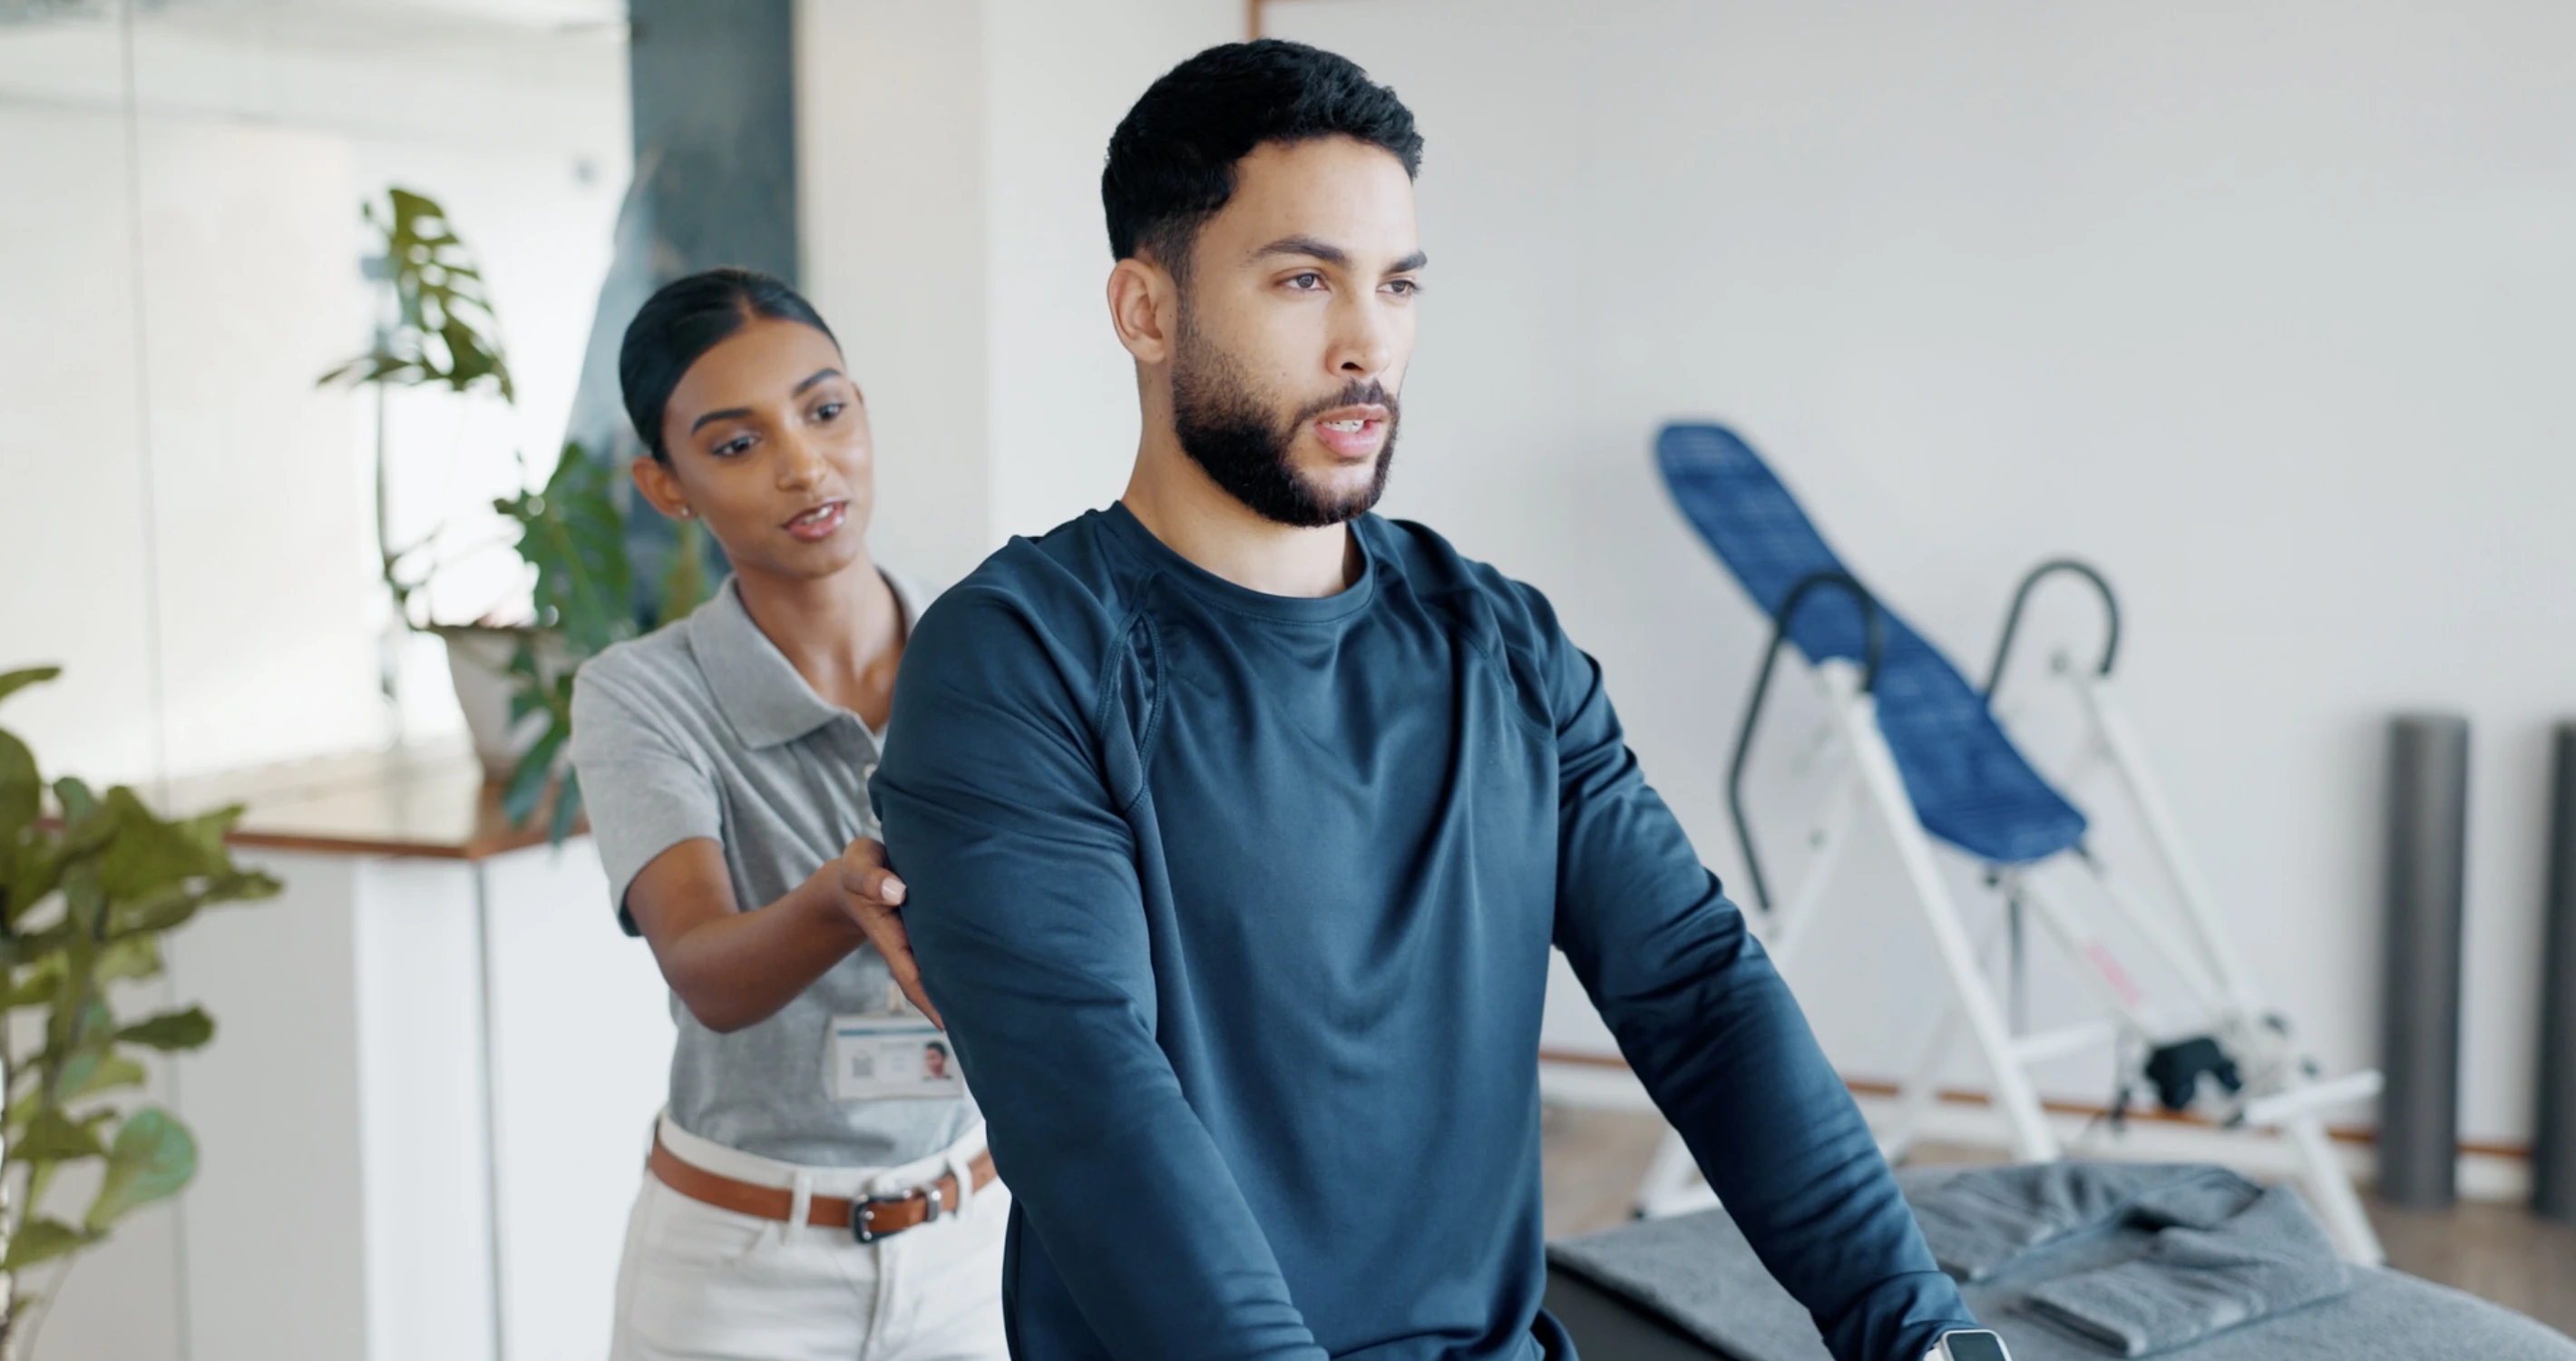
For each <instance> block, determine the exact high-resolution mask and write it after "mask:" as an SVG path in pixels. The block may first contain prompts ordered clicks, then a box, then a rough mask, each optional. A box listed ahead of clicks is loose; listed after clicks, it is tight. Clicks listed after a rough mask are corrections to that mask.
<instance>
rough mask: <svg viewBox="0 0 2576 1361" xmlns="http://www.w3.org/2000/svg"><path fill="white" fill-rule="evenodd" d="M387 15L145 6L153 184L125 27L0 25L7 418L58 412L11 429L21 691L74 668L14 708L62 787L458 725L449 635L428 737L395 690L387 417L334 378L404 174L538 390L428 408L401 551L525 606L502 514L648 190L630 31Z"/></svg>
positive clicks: (306, 3)
mask: <svg viewBox="0 0 2576 1361" xmlns="http://www.w3.org/2000/svg"><path fill="white" fill-rule="evenodd" d="M359 8H363V9H364V12H363V13H360V12H358V10H357V9H356V8H353V7H352V4H349V3H334V0H301V2H300V3H289V4H280V5H272V6H262V7H259V8H258V11H257V12H256V13H247V12H239V11H236V10H234V9H232V8H229V7H227V8H224V9H210V8H204V7H185V6H179V7H172V8H171V9H170V10H169V11H167V12H160V11H155V12H152V13H147V14H146V15H145V16H144V17H143V18H142V19H140V20H138V22H137V27H136V30H135V35H134V36H135V42H134V49H133V64H132V71H133V84H134V93H135V96H136V98H135V100H134V106H135V107H136V108H137V109H139V111H140V113H141V115H142V118H141V123H140V129H141V132H140V135H139V137H138V138H137V139H136V141H135V144H136V145H137V146H138V147H139V150H140V152H141V160H140V162H139V164H137V163H134V162H132V161H130V160H129V156H128V141H127V138H126V135H125V113H126V107H127V103H126V97H125V96H126V87H125V77H124V73H125V70H126V67H125V63H124V60H123V55H122V53H121V52H120V50H119V46H118V35H117V31H116V30H115V28H114V27H113V26H112V25H111V24H109V23H106V22H103V21H83V20H79V19H69V20H64V21H61V22H54V23H31V24H25V25H10V26H7V27H5V28H0V148H5V160H6V163H7V164H8V165H9V166H10V168H11V174H12V179H13V192H11V193H10V194H9V195H7V196H6V201H5V203H0V258H5V259H6V260H7V261H9V262H11V263H12V265H13V266H14V267H13V268H10V269H8V270H5V271H0V276H5V278H6V282H0V314H5V315H6V316H8V317H9V318H11V319H12V321H13V322H18V323H20V324H16V325H13V326H11V327H10V328H9V330H8V332H7V334H6V335H0V404H5V405H6V406H7V407H8V408H9V409H10V410H12V411H17V412H23V413H26V418H25V419H23V420H18V421H13V422H10V423H9V426H8V429H7V430H5V431H0V516H5V517H6V519H5V523H6V525H7V528H8V532H7V533H6V534H5V535H0V668H5V667H12V666H17V665H23V664H26V663H30V662H35V661H60V662H63V663H65V664H67V666H68V667H69V673H68V674H67V676H66V677H65V680H64V681H63V683H61V684H59V685H57V686H52V687H47V688H46V689H44V690H40V691H36V692H33V693H31V694H29V695H28V696H27V697H25V698H24V699H23V700H21V701H20V702H19V703H17V704H13V705H12V706H11V708H10V711H9V715H8V722H9V723H10V725H11V726H12V727H13V728H15V729H17V730H19V731H22V732H24V733H26V734H27V735H28V736H29V737H30V738H31V739H32V740H33V741H34V742H35V744H36V747H37V750H38V753H39V755H40V757H41V758H42V759H43V760H44V761H45V762H46V764H47V766H48V768H49V769H53V770H63V771H77V772H80V773H81V774H83V775H85V776H89V777H91V778H94V779H99V780H138V779H145V778H149V777H153V776H157V775H162V774H167V773H174V772H175V773H181V774H185V773H191V772H197V771H205V770H212V769H218V768H225V767H233V766H241V765H248V764H257V763H263V762H268V761H275V760H282V759H289V758H293V757H297V756H303V755H309V754H314V753H318V752H325V751H333V750H345V749H348V748H351V747H358V746H365V745H369V744H373V743H376V742H380V741H382V740H384V739H386V738H387V737H389V736H391V735H393V734H394V733H395V732H397V731H401V732H404V733H407V734H408V735H410V736H413V737H425V736H433V735H436V734H439V733H443V732H447V731H452V730H453V729H454V728H455V727H456V726H457V722H458V720H457V717H456V713H455V707H454V703H453V700H452V699H451V698H449V696H448V694H447V682H446V678H445V674H444V667H443V661H442V659H441V655H440V653H439V650H438V645H437V643H436V642H435V641H434V640H431V639H426V638H421V639H414V640H409V641H407V642H406V643H405V644H404V645H403V651H402V655H403V658H404V665H405V666H406V667H407V670H408V674H409V676H410V678H411V682H412V683H411V684H410V685H409V686H408V687H407V691H408V693H407V699H409V700H410V701H412V702H411V703H409V705H408V707H407V712H406V714H405V715H404V718H403V721H402V722H400V723H399V724H398V723H397V722H396V721H395V719H394V718H393V717H392V716H391V715H389V714H388V713H387V712H386V710H385V708H384V706H383V704H382V702H381V701H380V700H379V699H378V698H377V696H376V674H377V669H378V651H377V647H378V641H377V640H378V637H379V635H380V632H381V629H382V625H383V623H384V621H385V620H386V618H387V617H388V606H387V604H386V603H385V601H384V599H383V596H382V593H381V592H380V591H379V590H377V589H376V588H375V586H374V580H375V566H374V548H373V526H372V512H371V509H370V504H369V498H370V494H371V493H370V485H371V478H372V471H371V463H372V449H373V409H372V401H371V400H370V399H364V398H353V397H352V396H350V395H348V394H346V393H343V392H339V391H322V390H316V389H315V387H314V385H313V379H314V377H315V376H316V375H317V374H319V373H321V372H322V371H323V370H324V369H325V368H327V367H330V366H331V365H333V364H335V363H336V362H338V361H339V360H341V359H344V358H346V357H347V356H349V355H351V354H354V353H356V352H358V351H360V350H362V349H364V348H365V346H366V344H367V341H368V326H369V321H370V318H371V316H372V307H373V303H372V299H371V295H370V293H369V286H368V285H366V284H364V283H363V282H362V281H361V280H360V278H359V276H358V263H357V262H358V258H359V256H360V254H361V253H362V252H363V250H364V249H365V240H364V237H363V234H362V232H361V230H360V224H359V221H358V217H357V210H358V204H359V202H360V200H361V199H363V198H369V197H380V196H381V194H382V191H383V189H384V187H385V186H386V185H387V184H389V183H399V184H403V185H405V186H407V187H413V188H418V189H421V190H424V191H426V192H429V193H431V194H433V195H436V196H438V197H440V198H442V199H443V200H444V201H445V202H446V205H447V207H448V208H449V210H450V211H451V212H452V213H453V214H454V215H455V218H456V221H457V223H458V225H459V229H460V230H461V231H462V232H463V233H464V234H465V235H466V237H467V240H468V242H469V243H470V244H471V245H472V246H473V247H474V248H475V249H476V251H477V253H478V254H479V255H480V257H481V259H482V262H483V264H484V267H485V271H486V274H487V278H488V281H489V284H490V288H491V292H492V295H493V298H494V300H495V303H496V305H497V308H498V311H499V313H500V316H501V329H502V337H503V339H504V341H505V342H506V343H507V345H508V347H509V353H510V358H511V361H512V367H513V369H514V370H515V372H516V375H517V377H518V380H519V386H520V391H521V398H520V403H519V405H518V407H517V408H516V409H515V411H514V410H509V409H505V408H503V407H501V406H500V405H499V404H498V403H496V402H493V401H490V400H488V399H486V400H480V401H458V400H455V399H453V398H449V397H446V396H445V395H444V394H429V393H407V394H402V395H400V396H399V397H397V399H396V401H395V404H394V407H393V415H392V420H391V433H392V446H393V449H394V456H395V469H394V478H393V483H394V498H393V499H394V510H395V515H394V519H395V537H396V538H397V539H398V540H408V539H411V538H414V537H417V536H419V535H421V534H424V533H426V532H428V531H429V530H431V529H433V528H436V527H438V526H441V525H444V526H446V528H447V529H448V531H449V542H450V543H451V544H452V545H453V546H454V548H455V549H456V550H457V556H459V557H460V559H461V561H459V562H458V564H457V568H456V570H455V571H453V572H452V573H450V574H449V575H448V576H446V577H444V578H442V580H441V581H440V583H439V586H438V587H437V589H436V590H434V591H433V593H432V603H433V604H434V606H435V607H436V608H437V609H438V611H439V612H440V614H441V616H442V617H444V618H446V619H450V620H463V619H471V618H473V617H475V616H477V615H479V614H482V613H484V612H486V611H489V610H497V611H499V612H501V613H504V614H509V613H513V612H523V611H524V610H525V608H526V586H525V582H524V580H523V569H521V568H520V567H519V566H518V565H517V564H516V562H515V560H514V559H513V558H512V557H511V555H509V554H508V553H507V552H506V551H495V547H494V546H495V544H496V542H497V537H498V536H497V533H496V530H497V526H498V522H497V520H496V518H495V517H494V516H493V515H492V512H491V509H490V502H491V500H492V498H493V497H495V496H497V495H502V494H506V493H507V492H509V491H511V490H513V489H515V488H516V487H517V486H519V485H520V484H521V482H522V480H523V478H524V477H527V476H534V477H540V478H541V477H542V476H543V475H544V473H545V472H546V471H547V470H548V469H549V468H550V467H551V466H552V462H553V457H554V453H555V450H556V448H557V446H558V444H559V442H560V440H561V438H562V434H563V428H564V421H565V415H566V413H567V411H568V409H569V407H570V402H571V389H572V383H573V380H574V377H575V375H576V374H577V372H578V369H579V366H580V362H581V353H582V345H583V343H584V341H585V340H586V339H587V335H588V327H589V323H590V318H591V310H592V305H593V303H594V301H595V297H596V289H597V286H598V280H599V278H600V277H601V275H602V274H603V273H604V272H605V269H606V265H607V257H608V246H609V229H610V225H611V224H612V223H613V221H614V218H615V214H616V209H617V202H618V196H619V193H620V192H621V190H622V188H623V186H624V183H625V178H626V164H627V150H626V127H625V120H626V102H625V85H624V80H625V71H624V67H625V62H624V47H623V39H622V36H619V35H617V34H613V33H602V32H598V31H593V30H573V31H558V30H555V29H552V28H550V27H540V28H536V29H526V28H517V27H513V26H512V25H511V24H509V23H502V22H498V21H495V20H493V19H491V18H488V17H486V18H480V19H478V18H475V17H473V16H471V15H470V14H468V15H465V16H463V17H459V16H458V15H455V14H441V13H437V12H433V11H435V10H436V8H437V7H436V6H434V5H432V4H430V3H428V0H414V2H411V3H405V4H374V5H369V6H363V7H359ZM557 8H558V9H561V8H562V7H561V6H558V7H557ZM593 8H597V7H596V6H595V5H594V6H593ZM568 13H569V11H565V14H568ZM538 17H545V16H538ZM563 17H565V15H564V14H554V15H553V16H552V17H551V18H548V19H547V22H548V23H549V24H550V23H552V22H553V20H554V19H560V18H563ZM20 186H23V188H24V190H25V192H19V191H18V187H20ZM137 189H139V191H140V194H141V204H140V212H139V214H138V212H137V210H136V205H135V203H134V200H133V194H134V192H135V191H136V190H137ZM138 216H139V220H140V222H141V237H140V246H139V249H138V247H137V238H136V232H135V223H136V221H137V219H138ZM138 293H139V299H140V307H139V311H140V316H139V318H138V315H137V313H138V306H137V300H138ZM138 333H139V335H140V344H141V355H140V359H141V362H140V363H138V362H137V361H138V355H137V343H138V339H137V338H138ZM147 436H148V440H149V442H148V444H147V443H146V438H147ZM521 452H524V453H525V454H526V455H527V457H528V460H529V463H530V464H531V467H530V469H529V470H528V471H527V472H526V473H524V474H523V472H522V470H521V468H520V466H519V463H518V461H517V455H518V454H519V453H521ZM147 455H148V457H147ZM477 544H480V545H482V551H480V552H472V551H468V550H470V549H472V548H473V546H475V545H477ZM156 688H157V691H158V699H157V703H158V710H157V719H158V722H157V723H156V722H155V718H156V708H155V705H156ZM156 730H158V731H163V732H166V734H167V736H166V740H161V739H156V736H155V734H156Z"/></svg>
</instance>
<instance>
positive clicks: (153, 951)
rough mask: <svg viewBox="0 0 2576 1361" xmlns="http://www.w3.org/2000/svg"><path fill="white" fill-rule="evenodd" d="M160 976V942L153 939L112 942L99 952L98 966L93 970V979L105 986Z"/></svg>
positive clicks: (131, 938) (148, 936)
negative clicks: (105, 984)
mask: <svg viewBox="0 0 2576 1361" xmlns="http://www.w3.org/2000/svg"><path fill="white" fill-rule="evenodd" d="M160 972H161V944H160V939H159V938H158V937H156V936H151V935H131V936H124V937H120V938H118V939H116V940H112V941H109V942H108V943H107V944H106V946H104V947H103V948H101V949H100V950H99V952H98V962H97V963H96V964H93V965H91V966H90V975H91V976H92V977H94V978H96V979H98V981H100V982H102V983H115V982H131V981H133V980H135V979H138V978H150V977H153V976H154V975H156V974H158V973H160Z"/></svg>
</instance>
